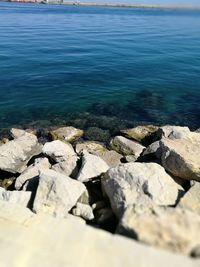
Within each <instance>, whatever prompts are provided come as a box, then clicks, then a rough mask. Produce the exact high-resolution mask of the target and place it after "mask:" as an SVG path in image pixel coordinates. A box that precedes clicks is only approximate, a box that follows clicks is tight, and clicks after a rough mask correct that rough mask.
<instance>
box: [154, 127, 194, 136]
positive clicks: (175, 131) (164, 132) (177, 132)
mask: <svg viewBox="0 0 200 267" xmlns="http://www.w3.org/2000/svg"><path fill="white" fill-rule="evenodd" d="M190 133H191V132H190V129H189V128H188V127H181V126H172V125H165V126H162V127H160V128H159V129H158V130H157V132H156V135H157V137H158V138H159V139H162V138H163V137H164V138H169V139H187V137H188V135H189V134H190Z"/></svg>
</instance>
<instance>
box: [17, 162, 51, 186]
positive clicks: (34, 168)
mask: <svg viewBox="0 0 200 267" xmlns="http://www.w3.org/2000/svg"><path fill="white" fill-rule="evenodd" d="M50 167H51V164H50V163H49V161H48V159H47V158H37V159H35V162H34V163H33V164H32V165H30V166H29V167H28V168H27V169H26V170H25V171H23V172H22V173H21V175H20V176H19V177H17V179H16V181H15V188H16V189H17V190H19V189H20V188H21V187H22V186H23V184H24V183H25V182H26V181H27V180H30V179H33V178H35V177H36V176H38V175H39V171H41V170H43V169H50Z"/></svg>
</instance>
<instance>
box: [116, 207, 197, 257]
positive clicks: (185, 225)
mask: <svg viewBox="0 0 200 267" xmlns="http://www.w3.org/2000/svg"><path fill="white" fill-rule="evenodd" d="M199 229H200V216H198V215H197V214H194V213H192V212H190V211H187V210H183V209H179V208H176V209H174V208H169V207H165V208H164V207H155V206H154V207H153V206H152V207H150V206H140V205H134V206H129V207H128V208H127V210H126V212H125V214H124V216H123V218H122V221H121V222H120V225H119V227H118V230H117V232H118V233H120V234H125V235H127V236H131V237H134V238H136V239H137V240H139V241H141V242H143V243H145V244H149V245H152V246H156V247H159V248H163V249H167V250H170V251H172V252H179V253H184V254H188V255H189V254H190V253H191V251H192V249H193V248H194V247H196V246H197V245H198V244H200V241H199V240H200V231H199Z"/></svg>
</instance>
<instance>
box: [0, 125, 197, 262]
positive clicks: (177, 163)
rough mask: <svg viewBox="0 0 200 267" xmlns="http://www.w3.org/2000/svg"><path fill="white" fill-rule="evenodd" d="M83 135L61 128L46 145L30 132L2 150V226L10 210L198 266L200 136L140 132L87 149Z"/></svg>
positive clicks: (153, 129) (182, 130) (183, 131)
mask: <svg viewBox="0 0 200 267" xmlns="http://www.w3.org/2000/svg"><path fill="white" fill-rule="evenodd" d="M83 134H84V132H83V131H82V130H80V129H76V128H74V127H62V128H59V129H55V130H53V131H50V132H49V133H48V136H49V138H50V139H49V140H45V141H44V139H42V142H41V140H40V139H38V136H37V134H36V133H35V132H31V130H21V129H11V136H12V139H11V140H9V139H4V140H3V142H1V143H0V179H1V186H2V187H0V204H1V207H0V222H1V216H2V210H1V209H5V205H8V207H15V208H16V209H20V208H21V209H27V210H29V212H30V213H31V214H32V215H31V216H33V215H34V214H36V215H34V216H36V217H37V216H43V215H45V216H46V215H48V216H52V217H55V218H58V219H60V220H63V221H65V220H69V217H70V220H71V219H72V217H73V218H77V217H79V219H78V218H77V219H76V220H75V222H78V221H81V222H83V221H86V223H87V224H90V225H92V226H95V228H103V229H106V230H108V231H110V232H112V233H115V234H120V235H124V236H128V237H131V238H133V239H134V240H137V242H140V243H141V244H145V245H151V246H154V247H156V248H157V249H156V251H158V253H160V250H159V249H164V250H168V251H171V252H173V253H174V252H176V253H180V254H185V255H187V256H192V257H195V258H199V257H200V157H199V154H200V133H199V131H196V132H192V131H190V130H189V128H188V127H179V126H163V127H157V126H152V125H146V126H138V127H135V128H132V129H126V130H123V131H121V132H120V133H119V135H118V136H115V137H113V138H112V139H111V140H110V142H109V144H102V143H98V142H95V141H85V140H83V139H81V137H82V136H83ZM50 140H51V141H50ZM2 203H3V204H2ZM19 207H20V208H19ZM4 212H5V211H4ZM13 216H16V213H14V214H13ZM19 216H20V212H19ZM39 218H40V217H39ZM13 219H14V220H17V218H13ZM82 225H83V223H82ZM81 227H83V226H81ZM84 227H86V225H85V226H84ZM87 227H88V226H87ZM95 231H98V230H95ZM124 240H125V239H124ZM124 242H125V241H124ZM127 242H129V241H127ZM158 248H159V249H158ZM169 255H171V254H169ZM196 261H197V260H196ZM198 263H199V261H198ZM149 266H150V265H149ZM177 266H178V265H177Z"/></svg>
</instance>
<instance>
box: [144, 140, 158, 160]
mask: <svg viewBox="0 0 200 267" xmlns="http://www.w3.org/2000/svg"><path fill="white" fill-rule="evenodd" d="M141 157H142V158H144V157H146V158H147V157H157V158H160V157H161V154H160V142H159V141H156V142H154V143H152V144H150V145H149V146H148V147H147V148H146V149H145V150H144V151H143V153H142V155H141Z"/></svg>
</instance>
